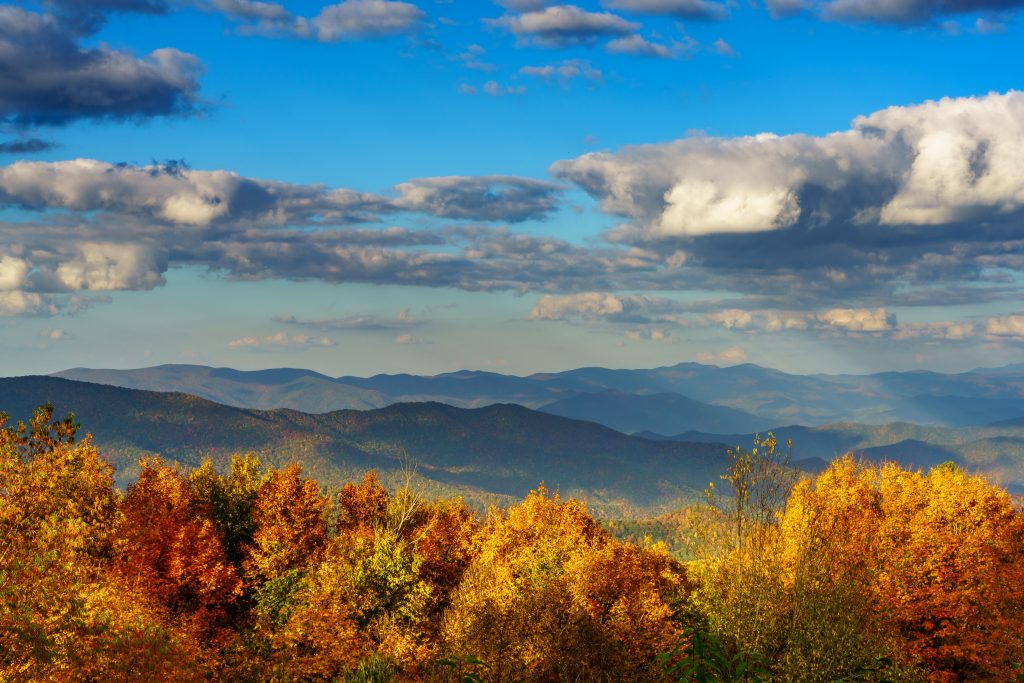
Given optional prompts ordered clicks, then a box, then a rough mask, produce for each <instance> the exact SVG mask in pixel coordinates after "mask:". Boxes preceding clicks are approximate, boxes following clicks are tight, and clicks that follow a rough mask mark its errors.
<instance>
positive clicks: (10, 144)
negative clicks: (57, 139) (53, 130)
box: [0, 138, 57, 154]
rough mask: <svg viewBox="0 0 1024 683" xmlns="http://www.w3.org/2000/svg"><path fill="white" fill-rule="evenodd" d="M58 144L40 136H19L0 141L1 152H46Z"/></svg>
mask: <svg viewBox="0 0 1024 683" xmlns="http://www.w3.org/2000/svg"><path fill="white" fill-rule="evenodd" d="M56 146H57V145H56V144H55V143H53V142H50V141H49V140H41V139H39V138H19V139H17V140H8V141H7V142H0V154H37V153H39V152H46V151H49V150H51V149H53V148H54V147H56Z"/></svg>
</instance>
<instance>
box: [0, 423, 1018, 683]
mask: <svg viewBox="0 0 1024 683" xmlns="http://www.w3.org/2000/svg"><path fill="white" fill-rule="evenodd" d="M726 458H727V460H726V462H727V465H728V466H727V469H726V474H725V475H724V476H723V481H722V482H720V486H719V487H718V488H719V489H724V490H722V491H721V493H719V492H716V491H715V490H714V487H713V486H712V487H709V491H708V494H709V496H708V502H707V504H704V505H701V506H695V507H694V508H693V509H691V510H690V511H688V512H687V514H685V515H681V518H685V519H688V520H691V521H694V520H696V523H693V524H691V526H690V527H689V528H688V531H687V533H690V534H692V538H691V541H692V547H693V548H695V551H694V555H693V557H692V558H690V559H688V560H686V561H682V560H681V559H679V558H677V557H675V556H673V555H672V554H671V553H669V552H668V550H667V548H666V547H665V545H664V544H662V543H654V542H651V541H649V540H647V541H644V540H640V542H638V543H633V542H625V541H621V540H619V539H617V538H616V537H614V536H613V535H612V534H611V533H609V531H608V530H607V529H606V528H605V527H604V526H602V524H601V523H600V522H599V521H598V520H596V519H595V518H594V517H592V516H591V515H590V514H589V513H588V512H587V509H586V506H585V504H584V503H583V502H581V501H578V500H574V499H563V498H562V497H560V496H559V494H558V493H557V492H552V491H549V490H547V489H546V488H544V487H543V486H541V487H539V488H538V489H536V490H534V491H532V492H530V494H529V495H527V496H526V497H525V498H524V499H522V500H521V501H520V502H519V503H517V504H515V505H512V506H510V507H508V508H506V509H498V508H492V509H490V510H489V511H488V512H487V513H486V514H478V513H476V512H475V511H474V510H472V509H470V508H469V507H468V506H467V505H466V504H465V503H463V502H462V501H461V500H459V499H447V500H427V499H424V498H423V497H420V496H417V495H416V493H415V490H414V489H415V486H414V485H413V481H414V479H413V478H412V477H411V476H410V477H409V478H408V479H407V485H405V486H400V487H398V488H397V490H395V491H393V492H390V491H388V490H386V489H385V488H384V487H383V486H382V485H381V484H380V483H379V482H378V481H377V478H376V477H375V475H374V474H373V473H372V472H371V473H369V474H367V475H366V476H365V478H364V479H363V480H362V481H360V482H350V483H348V484H345V485H344V487H342V488H341V489H340V491H338V492H337V493H336V494H334V495H330V496H328V495H327V494H325V493H324V491H323V490H322V488H321V486H320V485H319V484H318V483H317V482H316V481H314V480H312V479H309V478H306V477H304V476H303V474H302V471H301V469H300V467H299V466H298V465H297V464H293V465H290V466H288V467H283V468H265V467H262V466H261V464H260V462H259V461H258V459H257V458H256V457H254V456H252V455H237V456H234V457H233V458H232V461H231V466H230V469H229V471H227V472H218V471H216V470H215V469H214V468H213V467H212V466H211V464H210V463H209V462H206V463H204V464H203V465H202V466H200V467H198V468H195V469H192V470H185V469H183V468H180V467H178V466H175V465H174V464H172V463H167V462H165V461H162V460H161V459H159V458H157V457H150V458H146V459H143V460H142V461H141V463H140V474H139V476H138V478H137V480H136V481H135V482H134V483H132V484H131V485H130V486H128V487H127V489H126V490H125V491H123V492H122V491H120V490H118V489H117V488H116V487H115V486H114V483H113V468H112V467H111V466H110V465H109V464H108V463H107V462H106V461H105V460H104V459H103V457H102V456H101V454H100V453H99V452H98V451H97V449H96V448H95V447H94V446H93V445H92V443H91V440H90V438H89V437H88V436H86V437H84V438H81V439H80V438H78V427H77V425H76V424H75V423H74V419H73V417H68V418H66V419H63V420H57V419H54V417H53V409H52V407H50V406H44V407H42V408H40V410H38V411H37V412H36V414H35V416H34V417H33V419H32V420H31V421H30V422H29V423H28V424H23V423H19V424H17V425H9V424H8V421H7V419H6V416H3V418H2V419H0V681H130V680H151V681H193V680H194V681H207V680H230V681H388V680H412V681H415V680H420V681H501V682H504V681H563V680H565V681H591V680H593V681H608V680H616V681H618V680H623V681H624V680H630V681H769V680H779V681H884V680H888V681H976V680H991V681H1009V680H1015V679H1016V678H1017V676H1018V670H1019V667H1020V663H1021V662H1022V661H1024V514H1022V511H1021V509H1020V508H1019V507H1018V506H1017V505H1016V503H1015V501H1014V499H1012V498H1011V496H1010V495H1009V494H1008V493H1007V492H1006V491H1004V490H1003V489H1001V488H999V487H997V486H995V485H993V484H992V483H990V482H988V481H986V480H984V479H982V478H980V477H976V476H971V475H969V474H968V473H966V472H964V471H962V470H960V469H958V468H957V467H956V466H953V465H942V466H939V467H935V468H933V469H931V470H929V471H927V472H924V471H911V470H907V469H903V468H900V467H899V466H897V465H893V464H882V465H877V464H871V463H867V462H863V461H859V460H857V459H856V458H854V457H852V456H849V455H847V456H844V457H842V458H840V459H838V460H836V461H835V462H833V463H832V464H831V465H830V466H829V467H828V468H827V469H826V470H825V471H824V472H822V473H820V474H818V475H816V476H813V477H812V476H799V475H798V474H797V473H795V472H794V471H793V470H792V469H791V468H789V466H788V460H787V457H786V455H785V449H784V448H782V447H780V445H779V444H778V443H777V442H776V440H775V439H774V437H772V436H771V435H769V436H768V437H766V438H765V439H760V438H759V439H757V440H756V441H755V443H754V445H753V447H752V448H749V449H745V448H736V449H734V450H732V451H730V452H729V453H728V454H727V456H726Z"/></svg>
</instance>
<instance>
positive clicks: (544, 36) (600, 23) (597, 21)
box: [489, 5, 640, 46]
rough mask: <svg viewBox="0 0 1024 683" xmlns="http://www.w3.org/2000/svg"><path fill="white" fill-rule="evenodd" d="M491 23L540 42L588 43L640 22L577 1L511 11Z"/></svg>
mask: <svg viewBox="0 0 1024 683" xmlns="http://www.w3.org/2000/svg"><path fill="white" fill-rule="evenodd" d="M489 23H491V24H493V25H494V26H498V27H499V28H503V29H505V30H507V31H509V32H510V33H513V34H515V35H516V36H519V37H520V38H523V39H529V40H532V41H533V42H535V43H537V44H539V45H546V46H561V45H568V44H573V43H585V42H590V41H593V40H595V39H597V38H602V37H607V36H622V35H627V34H630V33H633V32H635V31H636V30H637V29H638V28H640V25H639V24H637V23H635V22H632V21H627V20H626V19H623V18H622V17H620V16H617V15H615V14H612V13H610V12H589V11H587V10H584V9H581V8H579V7H577V6H575V5H555V6H553V7H544V8H542V9H536V10H532V11H528V12H524V13H522V14H510V15H506V16H503V17H499V18H497V19H491V20H489Z"/></svg>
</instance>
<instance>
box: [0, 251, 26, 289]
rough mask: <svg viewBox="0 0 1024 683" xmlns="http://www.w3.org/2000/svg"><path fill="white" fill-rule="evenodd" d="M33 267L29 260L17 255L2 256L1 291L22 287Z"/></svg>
mask: <svg viewBox="0 0 1024 683" xmlns="http://www.w3.org/2000/svg"><path fill="white" fill-rule="evenodd" d="M30 268H31V266H30V265H29V262H28V261H26V260H25V259H21V258H18V257H16V256H10V255H7V254H5V255H3V256H0V291H10V290H13V289H21V288H22V287H24V286H25V279H26V277H27V276H28V271H29V269H30Z"/></svg>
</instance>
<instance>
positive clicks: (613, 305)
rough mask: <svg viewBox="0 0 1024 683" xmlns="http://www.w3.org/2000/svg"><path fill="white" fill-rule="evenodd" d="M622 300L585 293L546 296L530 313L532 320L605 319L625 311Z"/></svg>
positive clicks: (605, 294) (604, 295)
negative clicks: (578, 317)
mask: <svg viewBox="0 0 1024 683" xmlns="http://www.w3.org/2000/svg"><path fill="white" fill-rule="evenodd" d="M623 308H624V307H623V303H622V299H620V298H619V297H617V296H615V295H614V294H607V293H602V292H585V293H582V294H568V295H565V296H555V295H545V296H542V297H541V298H540V299H539V300H538V301H537V305H535V306H534V307H533V310H532V311H530V320H563V319H565V318H567V317H576V316H584V317H605V316H609V315H614V314H616V313H621V312H622V311H623Z"/></svg>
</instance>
